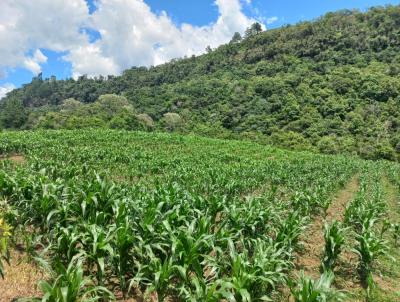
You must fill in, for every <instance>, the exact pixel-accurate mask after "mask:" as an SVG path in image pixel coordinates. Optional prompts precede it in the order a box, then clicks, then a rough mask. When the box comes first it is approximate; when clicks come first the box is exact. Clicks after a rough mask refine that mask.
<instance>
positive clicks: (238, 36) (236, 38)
mask: <svg viewBox="0 0 400 302" xmlns="http://www.w3.org/2000/svg"><path fill="white" fill-rule="evenodd" d="M240 41H242V36H241V34H240V33H238V32H235V33H234V35H233V37H232V39H231V41H230V42H229V43H238V42H240Z"/></svg>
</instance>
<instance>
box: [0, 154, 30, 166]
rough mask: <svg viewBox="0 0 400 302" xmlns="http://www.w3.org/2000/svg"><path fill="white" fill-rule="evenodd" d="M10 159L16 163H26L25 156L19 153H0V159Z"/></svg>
mask: <svg viewBox="0 0 400 302" xmlns="http://www.w3.org/2000/svg"><path fill="white" fill-rule="evenodd" d="M5 159H7V160H10V161H11V162H13V163H14V164H16V165H22V164H25V163H26V159H25V156H23V155H21V154H13V155H8V156H2V155H0V160H5Z"/></svg>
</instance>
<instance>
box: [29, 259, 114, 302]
mask: <svg viewBox="0 0 400 302" xmlns="http://www.w3.org/2000/svg"><path fill="white" fill-rule="evenodd" d="M55 273H56V278H55V280H54V281H52V282H47V281H41V282H40V283H39V288H40V289H41V291H42V292H43V297H42V298H41V299H37V300H34V301H42V302H61V301H62V302H76V301H93V302H94V301H100V300H102V299H106V300H107V301H112V300H114V299H115V298H114V295H113V294H112V293H111V292H110V291H109V290H108V289H106V288H104V287H100V286H94V285H93V282H92V281H91V280H90V279H88V278H86V277H84V275H83V268H82V260H81V259H77V260H73V261H71V263H70V264H69V265H68V266H67V267H64V265H62V264H61V263H59V264H58V265H56V268H55Z"/></svg>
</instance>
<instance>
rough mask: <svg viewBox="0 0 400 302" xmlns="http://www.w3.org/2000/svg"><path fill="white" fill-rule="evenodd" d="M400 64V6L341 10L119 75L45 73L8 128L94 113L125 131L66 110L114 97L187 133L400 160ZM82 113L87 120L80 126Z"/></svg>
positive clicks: (9, 111) (15, 99)
mask: <svg viewBox="0 0 400 302" xmlns="http://www.w3.org/2000/svg"><path fill="white" fill-rule="evenodd" d="M399 62H400V6H389V7H385V8H381V7H380V8H372V9H370V10H369V11H368V12H366V13H361V12H358V11H340V12H337V13H329V14H327V15H325V16H324V17H321V18H320V19H318V20H315V21H313V22H304V23H301V24H298V25H295V26H286V27H284V28H280V29H274V30H268V31H266V32H263V33H260V34H257V35H253V36H251V37H248V38H246V39H244V40H243V41H241V42H240V43H234V42H232V43H229V44H227V45H223V46H221V47H219V48H218V49H216V50H214V51H212V52H210V53H208V54H206V55H203V56H199V57H191V58H186V59H180V60H174V61H172V62H170V63H167V64H164V65H161V66H157V67H151V68H144V67H141V68H131V69H129V70H126V71H125V72H124V73H123V75H121V76H118V77H108V78H100V79H88V78H86V77H81V78H80V79H78V80H73V79H68V80H61V81H55V80H54V79H53V80H43V79H41V78H40V77H38V78H35V79H34V80H33V81H32V83H30V84H28V85H25V86H24V87H23V88H21V89H17V90H14V91H12V92H11V93H9V94H8V96H7V98H5V99H4V100H3V102H2V105H1V107H2V108H1V113H0V123H1V124H2V126H3V127H4V128H37V127H41V128H60V127H67V128H68V127H69V128H74V127H77V125H78V124H79V125H81V124H82V120H83V117H84V116H87V114H88V113H90V114H91V117H86V118H85V119H91V118H93V114H94V115H96V120H95V121H91V122H88V123H86V124H85V126H91V127H93V126H99V127H109V126H110V125H112V127H114V128H119V125H121V123H116V122H115V120H114V122H113V123H110V121H111V120H112V116H107V117H104V114H101V113H99V111H96V110H94V109H93V108H92V107H90V106H89V107H85V108H86V109H84V110H83V109H81V112H80V113H79V112H77V111H76V110H75V111H74V110H73V111H72V112H71V111H69V113H65V112H64V113H63V112H62V110H61V109H62V106H60V105H61V104H62V103H63V101H64V100H65V99H68V98H74V99H76V100H78V101H80V102H82V103H86V104H89V103H93V102H95V101H96V100H97V99H98V98H99V96H101V95H103V94H110V93H112V94H119V95H123V96H125V97H126V98H127V99H128V101H129V104H130V110H131V111H134V112H135V114H138V113H145V114H147V115H149V117H151V118H152V119H153V120H155V121H156V122H158V121H163V122H160V123H159V127H163V126H164V127H165V118H164V119H162V117H163V115H164V114H165V113H167V112H173V113H177V114H179V115H180V118H181V119H182V122H181V123H180V124H179V127H174V129H176V128H179V130H180V131H192V132H198V133H203V134H207V135H218V134H221V133H233V135H236V136H238V135H239V134H240V135H241V136H247V137H257V138H259V139H261V140H266V141H268V142H272V143H275V144H278V145H280V146H283V147H289V148H300V149H310V150H318V151H321V152H325V153H338V152H344V153H357V154H359V155H361V156H363V157H365V158H373V159H374V158H387V159H392V160H393V159H398V158H399V154H400V130H399V129H400V127H399V125H400V111H399V104H400V79H399V75H400V63H399ZM82 110H83V111H84V112H85V114H83V113H82ZM49 111H54V112H51V114H49V113H48V112H49ZM93 112H94V113H93ZM126 115H127V114H126V112H124V113H123V114H122V115H121V116H120V117H119V120H118V121H120V120H121V119H122V120H123V119H126ZM77 116H80V117H81V120H80V122H79V123H78V122H76V119H75V120H73V121H70V119H71V117H74V118H76V117H77ZM60 120H61V121H62V122H59V121H60ZM49 121H50V122H49ZM125 124H126V123H125ZM65 125H68V126H65ZM122 125H124V123H122ZM156 125H158V124H157V123H156ZM121 127H123V126H121Z"/></svg>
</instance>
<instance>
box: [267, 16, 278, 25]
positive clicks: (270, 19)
mask: <svg viewBox="0 0 400 302" xmlns="http://www.w3.org/2000/svg"><path fill="white" fill-rule="evenodd" d="M278 20H279V18H278V17H277V16H273V17H269V18H267V20H266V21H265V23H267V25H269V24H272V23H275V22H276V21H278Z"/></svg>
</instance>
